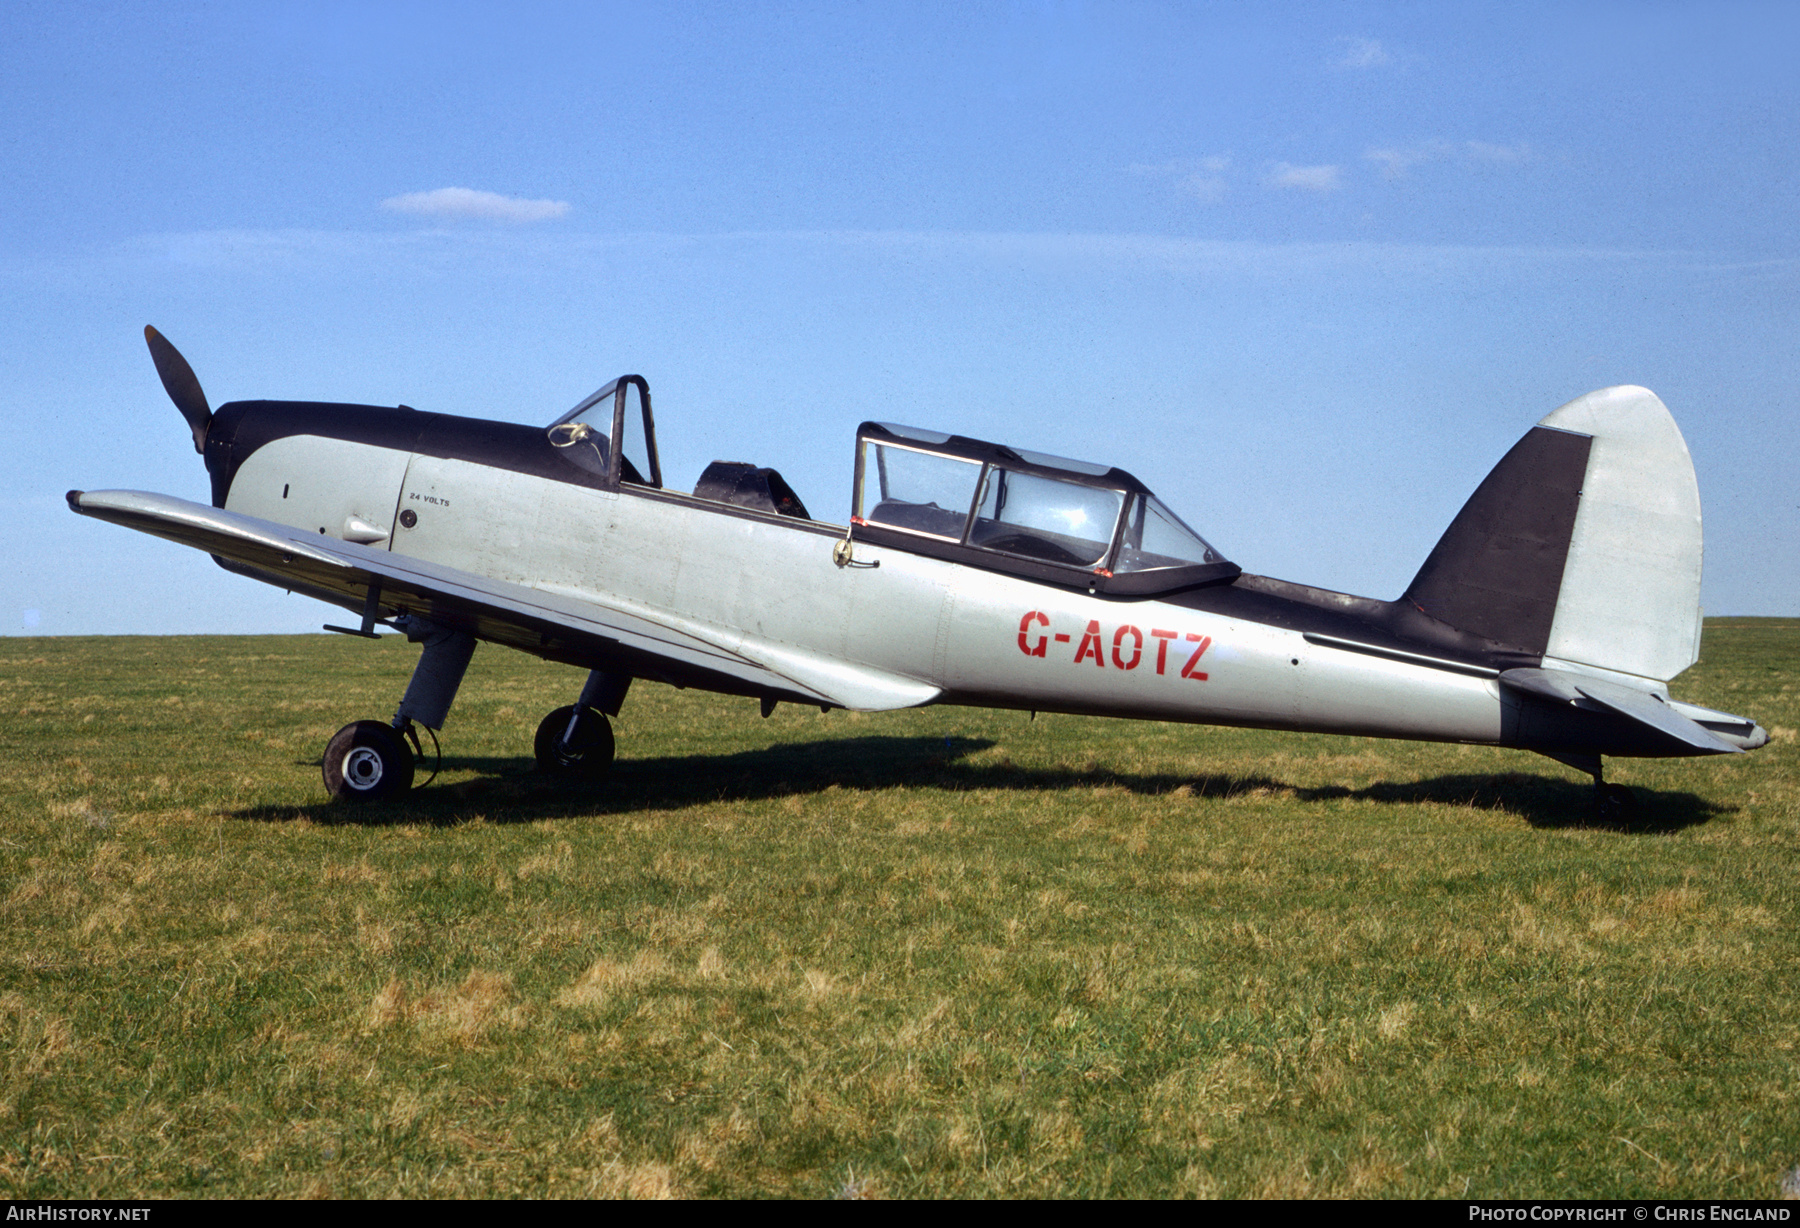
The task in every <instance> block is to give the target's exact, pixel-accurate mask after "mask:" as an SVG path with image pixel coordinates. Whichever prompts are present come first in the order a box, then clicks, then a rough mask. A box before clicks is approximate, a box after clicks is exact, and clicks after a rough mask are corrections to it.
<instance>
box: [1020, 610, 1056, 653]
mask: <svg viewBox="0 0 1800 1228" xmlns="http://www.w3.org/2000/svg"><path fill="white" fill-rule="evenodd" d="M1032 623H1036V624H1037V625H1038V626H1040V627H1048V626H1049V625H1050V620H1049V619H1048V618H1045V617H1044V615H1043V613H1042V612H1041V611H1038V610H1033V611H1031V612H1030V613H1029V614H1027V615H1025V617H1024V618H1021V619H1020V620H1019V651H1020V652H1022V653H1024V654H1025V655H1026V656H1028V657H1041V656H1043V655H1044V649H1046V648H1048V647H1049V646H1050V641H1049V640H1047V639H1045V638H1044V637H1043V636H1041V635H1040V636H1038V637H1037V644H1036V645H1033V644H1032V643H1031V642H1030V641H1029V640H1028V639H1027V638H1026V636H1027V635H1029V634H1030V632H1031V624H1032Z"/></svg>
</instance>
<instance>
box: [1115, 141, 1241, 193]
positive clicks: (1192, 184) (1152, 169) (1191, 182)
mask: <svg viewBox="0 0 1800 1228" xmlns="http://www.w3.org/2000/svg"><path fill="white" fill-rule="evenodd" d="M1230 168H1231V159H1230V158H1228V157H1225V156H1224V155H1221V154H1213V155H1211V156H1209V157H1205V158H1171V159H1169V160H1168V161H1167V162H1133V163H1132V164H1131V166H1130V168H1129V169H1130V171H1131V173H1132V174H1134V175H1148V176H1151V177H1152V178H1157V179H1168V180H1171V181H1173V182H1174V184H1175V188H1176V190H1177V191H1179V192H1180V193H1181V194H1182V195H1184V196H1188V197H1191V198H1192V199H1194V200H1197V201H1199V202H1200V203H1201V204H1203V205H1216V204H1218V203H1219V202H1220V201H1221V200H1223V199H1225V193H1226V191H1227V190H1228V189H1229V188H1230V186H1231V185H1230V183H1229V182H1227V180H1226V178H1225V172H1226V171H1227V170H1229V169H1230Z"/></svg>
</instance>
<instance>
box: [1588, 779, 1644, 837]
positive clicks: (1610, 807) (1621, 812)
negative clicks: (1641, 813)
mask: <svg viewBox="0 0 1800 1228" xmlns="http://www.w3.org/2000/svg"><path fill="white" fill-rule="evenodd" d="M1636 814H1637V794H1635V793H1633V792H1632V791H1631V790H1630V789H1627V788H1626V787H1625V786H1624V785H1609V784H1606V783H1605V782H1604V781H1599V780H1596V781H1595V782H1594V818H1595V819H1596V820H1597V821H1598V822H1600V823H1602V824H1604V825H1606V826H1608V827H1613V826H1618V825H1621V824H1624V823H1629V822H1630V821H1631V820H1632V818H1633V817H1634V816H1635V815H1636Z"/></svg>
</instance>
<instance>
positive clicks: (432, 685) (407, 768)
mask: <svg viewBox="0 0 1800 1228" xmlns="http://www.w3.org/2000/svg"><path fill="white" fill-rule="evenodd" d="M379 611H380V606H379V590H378V589H377V588H375V587H373V586H371V588H370V597H369V601H368V604H367V607H366V608H365V611H364V616H363V623H364V631H369V628H370V625H371V624H373V623H374V622H375V621H376V619H375V616H376V615H377V614H378V613H379ZM391 625H392V626H394V627H397V628H399V629H400V630H402V631H404V632H406V638H407V639H409V640H411V641H412V642H413V643H415V644H418V643H423V644H424V645H425V651H424V652H423V653H422V654H420V656H419V664H418V665H417V666H416V667H414V669H413V676H412V681H411V682H409V683H408V684H407V687H406V696H405V698H403V699H402V700H401V701H400V708H399V711H397V712H395V713H394V719H393V720H392V721H353V722H351V723H350V724H348V725H345V726H344V727H343V728H342V729H340V730H338V731H337V734H336V735H335V736H334V737H333V738H332V739H331V741H330V743H328V744H327V745H326V747H325V758H324V760H323V761H322V766H323V768H324V772H325V789H326V791H327V792H329V793H330V794H331V796H332V797H334V798H339V799H341V800H344V801H353V802H372V801H383V800H386V799H389V798H395V797H399V796H400V795H401V794H403V793H405V792H406V791H407V790H408V789H410V788H412V782H413V766H414V763H415V755H414V752H415V751H416V750H417V749H418V745H419V738H418V734H417V732H416V726H418V725H423V726H425V727H426V728H427V729H442V728H443V727H444V718H445V717H446V716H448V715H449V714H450V705H451V703H452V702H453V701H454V700H455V699H456V690H457V688H458V687H459V686H461V685H462V678H463V673H464V671H466V670H467V669H468V668H469V658H470V657H472V656H473V655H474V654H475V637H474V636H472V635H470V634H469V633H468V632H467V631H459V630H456V629H455V628H453V627H446V626H443V625H441V624H438V623H434V622H431V621H430V620H428V619H424V618H420V617H418V616H417V615H401V616H400V617H398V618H396V619H394V620H393V622H392V624H391ZM353 634H359V635H360V634H362V632H355V633H353ZM370 634H373V632H372V631H371V632H370ZM409 739H410V740H411V742H412V745H411V746H408V745H407V741H408V740H409Z"/></svg>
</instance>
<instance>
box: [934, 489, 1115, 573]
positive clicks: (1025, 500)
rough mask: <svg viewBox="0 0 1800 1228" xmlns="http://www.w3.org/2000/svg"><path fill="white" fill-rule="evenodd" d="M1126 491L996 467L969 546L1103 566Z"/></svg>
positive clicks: (984, 491) (977, 512)
mask: <svg viewBox="0 0 1800 1228" xmlns="http://www.w3.org/2000/svg"><path fill="white" fill-rule="evenodd" d="M1124 502H1125V492H1124V491H1122V490H1108V489H1107V488H1105V487H1100V486H1085V485H1076V484H1075V483H1074V482H1059V481H1057V480H1056V479H1055V478H1049V477H1040V476H1038V475H1036V474H1031V473H1021V472H1018V471H1016V470H1011V469H1003V468H1001V467H1000V466H998V465H990V466H989V467H988V470H987V474H986V476H985V477H984V478H983V480H982V484H981V501H980V502H979V503H978V504H977V505H976V508H975V521H974V524H973V525H971V526H970V530H969V544H970V545H971V546H980V547H982V548H983V549H986V550H1000V551H1004V552H1005V553H1007V554H1018V555H1023V556H1024V557H1026V558H1031V559H1041V560H1043V561H1044V562H1046V563H1062V564H1065V565H1068V566H1074V567H1098V566H1099V565H1100V564H1101V563H1102V562H1103V561H1104V560H1105V559H1106V552H1107V550H1108V549H1109V548H1110V547H1111V546H1112V538H1113V528H1114V526H1115V525H1117V524H1118V522H1119V509H1120V507H1122V506H1123V505H1124Z"/></svg>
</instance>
